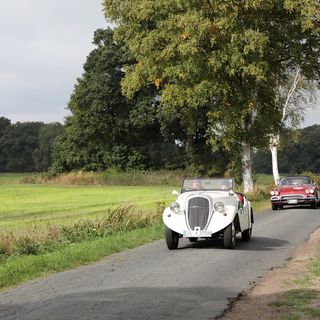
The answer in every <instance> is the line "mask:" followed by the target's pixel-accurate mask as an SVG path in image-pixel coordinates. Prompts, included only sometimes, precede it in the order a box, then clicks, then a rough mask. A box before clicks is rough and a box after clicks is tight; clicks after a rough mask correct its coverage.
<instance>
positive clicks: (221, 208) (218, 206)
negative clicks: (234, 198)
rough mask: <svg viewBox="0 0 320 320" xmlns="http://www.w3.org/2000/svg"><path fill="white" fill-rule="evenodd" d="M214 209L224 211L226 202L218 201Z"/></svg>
mask: <svg viewBox="0 0 320 320" xmlns="http://www.w3.org/2000/svg"><path fill="white" fill-rule="evenodd" d="M214 210H215V211H218V212H220V213H222V212H223V211H224V204H223V202H221V201H218V202H216V203H215V204H214Z"/></svg>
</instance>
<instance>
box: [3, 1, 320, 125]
mask: <svg viewBox="0 0 320 320" xmlns="http://www.w3.org/2000/svg"><path fill="white" fill-rule="evenodd" d="M101 1H102V0H0V40H1V42H0V46H1V50H0V116H5V117H7V118H9V119H11V120H12V121H13V122H16V121H44V122H53V121H60V122H63V119H64V117H65V116H66V115H67V113H68V111H67V110H66V106H67V103H68V100H69V97H70V94H71V93H72V90H73V86H74V84H75V82H76V78H77V77H80V76H81V74H82V65H83V63H84V62H85V59H86V56H87V55H88V53H89V52H90V51H91V50H92V44H91V42H92V37H93V32H94V30H96V29H97V28H100V27H106V22H105V19H104V17H103V13H102V5H101ZM314 123H317V124H320V107H319V105H318V108H317V109H316V110H312V111H309V112H308V114H307V116H306V121H305V123H304V126H306V125H311V124H314Z"/></svg>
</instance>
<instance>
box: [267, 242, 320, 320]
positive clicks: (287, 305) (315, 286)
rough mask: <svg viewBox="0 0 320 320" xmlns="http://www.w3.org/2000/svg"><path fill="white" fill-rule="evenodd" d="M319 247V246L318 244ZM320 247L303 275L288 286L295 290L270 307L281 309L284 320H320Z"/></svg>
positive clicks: (285, 294) (286, 293)
mask: <svg viewBox="0 0 320 320" xmlns="http://www.w3.org/2000/svg"><path fill="white" fill-rule="evenodd" d="M318 245H319V244H318ZM319 276H320V247H319V249H318V253H317V255H316V257H314V258H313V260H312V261H311V263H310V264H309V266H308V267H307V269H306V270H304V271H303V274H302V275H301V276H299V277H297V278H294V279H292V280H291V281H290V282H288V283H287V284H286V285H289V286H294V289H290V290H287V291H285V292H284V293H283V294H282V295H281V298H280V299H279V300H277V301H274V302H272V303H271V304H270V305H271V306H273V307H277V308H280V310H282V311H283V312H282V313H283V314H284V313H285V314H286V315H285V316H283V317H282V318H281V319H282V320H300V319H304V320H314V319H319V318H320V282H319Z"/></svg>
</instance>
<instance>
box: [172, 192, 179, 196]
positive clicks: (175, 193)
mask: <svg viewBox="0 0 320 320" xmlns="http://www.w3.org/2000/svg"><path fill="white" fill-rule="evenodd" d="M179 194H180V193H179V192H178V191H176V190H173V191H172V195H173V196H176V197H177V196H178V195H179Z"/></svg>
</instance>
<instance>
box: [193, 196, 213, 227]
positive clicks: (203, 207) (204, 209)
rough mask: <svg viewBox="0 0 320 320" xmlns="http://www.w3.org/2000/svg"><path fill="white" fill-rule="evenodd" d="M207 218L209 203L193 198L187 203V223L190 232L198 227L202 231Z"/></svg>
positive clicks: (206, 200) (199, 198) (203, 199)
mask: <svg viewBox="0 0 320 320" xmlns="http://www.w3.org/2000/svg"><path fill="white" fill-rule="evenodd" d="M208 217H209V201H208V199H206V198H203V197H195V198H192V199H190V200H189V203H188V223H189V227H190V228H191V230H194V227H200V230H203V229H204V228H205V226H206V225H207V222H208Z"/></svg>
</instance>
